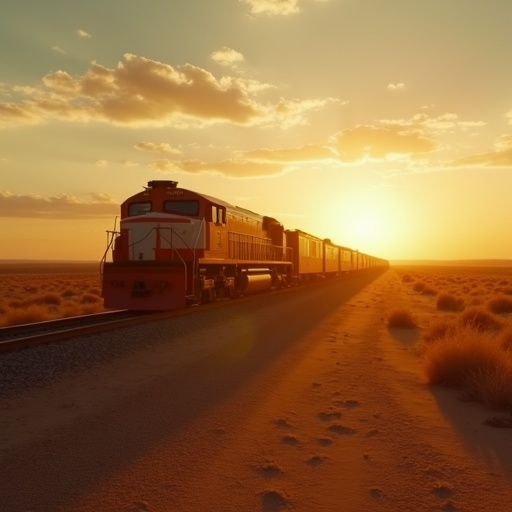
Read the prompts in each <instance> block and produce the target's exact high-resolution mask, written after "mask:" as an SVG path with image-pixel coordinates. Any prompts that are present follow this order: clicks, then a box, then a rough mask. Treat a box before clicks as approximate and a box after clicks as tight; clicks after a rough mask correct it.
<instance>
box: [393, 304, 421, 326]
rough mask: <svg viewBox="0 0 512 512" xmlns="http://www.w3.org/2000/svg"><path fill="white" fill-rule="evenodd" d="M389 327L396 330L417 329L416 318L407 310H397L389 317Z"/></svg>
mask: <svg viewBox="0 0 512 512" xmlns="http://www.w3.org/2000/svg"><path fill="white" fill-rule="evenodd" d="M388 327H389V328H394V329H415V328H416V327H417V325H416V321H415V320H414V317H413V316H412V315H411V313H409V311H407V310H406V309H395V310H394V311H392V312H391V313H390V315H389V317H388Z"/></svg>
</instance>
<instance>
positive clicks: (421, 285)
mask: <svg viewBox="0 0 512 512" xmlns="http://www.w3.org/2000/svg"><path fill="white" fill-rule="evenodd" d="M426 286H427V285H426V284H425V283H424V282H423V281H417V282H416V283H414V284H413V286H412V289H413V290H414V291H415V292H420V293H421V292H422V291H423V290H424V289H425V287H426Z"/></svg>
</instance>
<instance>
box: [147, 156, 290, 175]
mask: <svg viewBox="0 0 512 512" xmlns="http://www.w3.org/2000/svg"><path fill="white" fill-rule="evenodd" d="M150 167H151V168H152V169H153V170H155V171H160V172H186V173H190V174H203V173H209V174H222V175H224V176H229V177H235V178H247V177H255V176H276V175H278V174H283V173H284V172H285V167H284V166H283V165H282V164H275V163H268V162H255V161H250V160H236V159H226V160H220V161H216V162H205V161H202V160H183V161H181V162H174V161H170V160H157V161H155V162H152V163H151V165H150Z"/></svg>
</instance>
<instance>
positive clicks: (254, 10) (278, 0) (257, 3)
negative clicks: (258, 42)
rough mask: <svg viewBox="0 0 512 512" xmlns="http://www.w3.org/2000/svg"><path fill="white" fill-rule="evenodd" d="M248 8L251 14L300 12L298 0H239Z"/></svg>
mask: <svg viewBox="0 0 512 512" xmlns="http://www.w3.org/2000/svg"><path fill="white" fill-rule="evenodd" d="M240 2H242V3H244V4H246V5H248V6H249V8H250V12H251V14H268V15H282V16H286V15H288V14H295V13H297V12H300V9H299V7H298V5H297V4H298V0H240Z"/></svg>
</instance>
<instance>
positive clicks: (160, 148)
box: [135, 142, 181, 155]
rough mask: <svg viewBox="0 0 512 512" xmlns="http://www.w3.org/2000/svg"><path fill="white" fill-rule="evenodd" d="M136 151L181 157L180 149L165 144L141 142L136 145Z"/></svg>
mask: <svg viewBox="0 0 512 512" xmlns="http://www.w3.org/2000/svg"><path fill="white" fill-rule="evenodd" d="M135 149H138V150H139V151H149V152H152V153H167V154H171V155H181V151H180V150H179V149H176V148H173V147H172V146H171V145H170V144H167V143H165V142H160V143H155V142H139V143H137V144H135Z"/></svg>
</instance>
